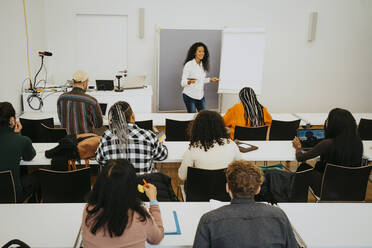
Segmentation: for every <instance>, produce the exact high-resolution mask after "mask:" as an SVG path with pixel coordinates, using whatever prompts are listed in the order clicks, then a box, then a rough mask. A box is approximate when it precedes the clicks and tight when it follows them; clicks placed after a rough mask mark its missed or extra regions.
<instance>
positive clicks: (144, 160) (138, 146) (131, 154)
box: [96, 123, 168, 175]
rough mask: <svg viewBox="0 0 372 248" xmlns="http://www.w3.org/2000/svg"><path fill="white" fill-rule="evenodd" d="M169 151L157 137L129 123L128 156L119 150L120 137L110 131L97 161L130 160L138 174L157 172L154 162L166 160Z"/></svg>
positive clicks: (102, 139) (99, 149)
mask: <svg viewBox="0 0 372 248" xmlns="http://www.w3.org/2000/svg"><path fill="white" fill-rule="evenodd" d="M167 156H168V149H167V147H166V146H165V145H163V144H162V143H160V142H159V141H158V139H157V138H156V135H155V134H154V133H153V132H151V131H149V130H145V129H141V128H139V127H138V126H137V125H136V124H133V123H128V146H127V149H126V154H123V153H122V152H121V150H120V149H119V145H118V137H117V136H116V135H115V134H113V133H112V132H111V131H110V130H109V129H108V130H106V132H105V133H104V134H103V136H102V138H101V141H100V143H99V145H98V149H97V152H96V160H97V161H98V162H99V163H100V164H103V165H104V164H105V163H106V162H107V160H110V159H124V158H126V159H128V160H129V161H130V162H131V163H132V164H133V166H134V168H135V169H136V173H137V174H140V175H141V174H146V173H152V172H156V168H155V166H154V163H153V161H154V160H158V161H161V160H164V159H166V158H167Z"/></svg>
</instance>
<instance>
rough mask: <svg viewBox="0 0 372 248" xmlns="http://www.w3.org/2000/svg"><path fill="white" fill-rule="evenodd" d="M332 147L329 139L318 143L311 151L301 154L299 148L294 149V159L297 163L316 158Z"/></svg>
mask: <svg viewBox="0 0 372 248" xmlns="http://www.w3.org/2000/svg"><path fill="white" fill-rule="evenodd" d="M331 145H332V140H331V139H325V140H323V141H321V142H319V143H318V144H317V145H316V146H314V148H313V149H311V150H310V151H307V152H302V150H301V147H299V148H296V159H297V161H299V162H302V161H305V160H308V159H312V158H316V157H318V156H320V155H322V154H324V153H326V152H327V151H328V149H329V148H330V146H331Z"/></svg>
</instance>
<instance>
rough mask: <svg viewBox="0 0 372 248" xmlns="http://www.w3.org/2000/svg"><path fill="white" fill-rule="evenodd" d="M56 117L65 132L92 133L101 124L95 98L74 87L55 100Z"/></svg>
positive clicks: (100, 115)
mask: <svg viewBox="0 0 372 248" xmlns="http://www.w3.org/2000/svg"><path fill="white" fill-rule="evenodd" d="M57 112H58V118H59V121H60V122H61V127H62V128H66V130H67V134H80V133H92V132H93V130H94V128H100V127H102V125H103V120H102V112H101V108H100V107H99V104H98V102H97V100H96V99H95V98H94V97H92V96H89V95H87V94H85V92H84V90H83V89H81V88H78V87H74V88H73V89H72V90H71V91H70V92H67V93H64V94H62V95H61V96H60V97H59V98H58V101H57Z"/></svg>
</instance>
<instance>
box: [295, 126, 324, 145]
mask: <svg viewBox="0 0 372 248" xmlns="http://www.w3.org/2000/svg"><path fill="white" fill-rule="evenodd" d="M297 137H298V138H299V139H300V141H301V145H302V148H303V149H309V148H312V147H314V146H315V145H316V144H318V143H319V142H320V141H322V140H323V139H324V129H321V128H319V129H297Z"/></svg>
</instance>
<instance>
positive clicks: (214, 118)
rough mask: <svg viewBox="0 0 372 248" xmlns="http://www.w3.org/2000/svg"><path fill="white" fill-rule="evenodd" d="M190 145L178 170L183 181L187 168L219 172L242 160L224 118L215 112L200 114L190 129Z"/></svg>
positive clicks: (206, 111)
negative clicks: (227, 130) (228, 132)
mask: <svg viewBox="0 0 372 248" xmlns="http://www.w3.org/2000/svg"><path fill="white" fill-rule="evenodd" d="M189 131H190V145H189V148H188V149H187V150H186V152H185V154H184V155H183V160H182V163H181V166H180V168H179V169H178V176H179V177H180V179H182V180H186V178H187V167H196V168H200V169H206V170H218V169H223V168H226V167H227V166H228V164H229V163H231V162H232V161H235V160H239V159H241V155H240V151H239V148H238V146H237V145H236V144H235V142H233V141H232V140H230V139H229V135H228V134H227V133H226V128H225V123H224V122H223V119H222V117H221V116H220V115H219V114H218V113H217V112H214V111H209V110H203V111H200V112H199V113H198V115H197V116H196V118H195V120H194V121H193V122H192V124H191V126H190V128H189Z"/></svg>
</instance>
